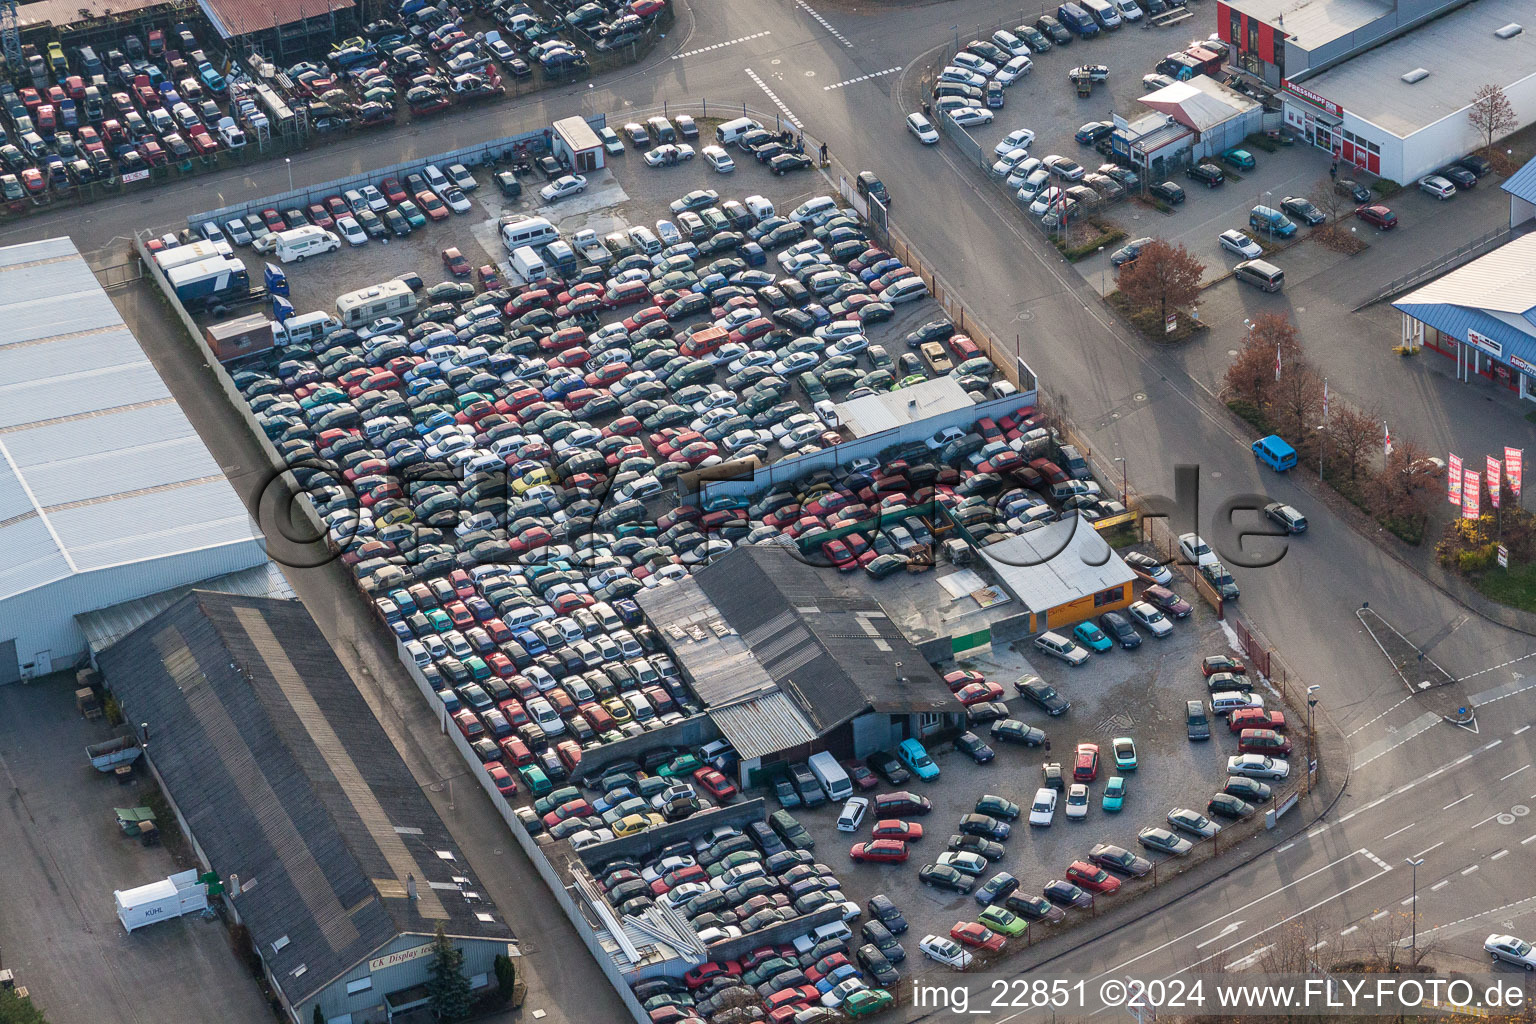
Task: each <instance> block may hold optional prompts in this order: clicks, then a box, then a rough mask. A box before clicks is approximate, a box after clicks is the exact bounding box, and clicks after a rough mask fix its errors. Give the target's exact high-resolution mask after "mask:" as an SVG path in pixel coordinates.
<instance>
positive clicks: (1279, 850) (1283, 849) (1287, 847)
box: [1275, 837, 1536, 853]
mask: <svg viewBox="0 0 1536 1024" xmlns="http://www.w3.org/2000/svg"><path fill="white" fill-rule="evenodd" d="M1533 838H1536V837H1533ZM1295 845H1296V844H1295V843H1286V844H1285V845H1284V846H1282V847H1279V848H1278V849H1276V850H1275V852H1276V853H1284V852H1285V851H1286V850H1289V849H1290V848H1291V847H1293V846H1295Z"/></svg>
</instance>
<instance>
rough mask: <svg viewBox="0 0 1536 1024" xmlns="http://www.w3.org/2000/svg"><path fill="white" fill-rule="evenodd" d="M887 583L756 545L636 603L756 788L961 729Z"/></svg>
mask: <svg viewBox="0 0 1536 1024" xmlns="http://www.w3.org/2000/svg"><path fill="white" fill-rule="evenodd" d="M878 586H879V585H878V584H873V585H869V584H865V583H864V581H863V580H862V579H861V578H859V577H853V578H850V579H848V580H844V579H843V578H841V577H840V576H838V574H836V573H835V572H832V571H830V570H828V569H825V568H821V567H817V566H812V565H809V564H807V563H805V562H803V561H801V560H800V559H799V558H797V557H796V556H795V554H794V552H793V551H792V550H791V549H789V548H784V547H779V546H776V545H768V546H749V547H744V548H739V549H737V550H735V551H732V552H731V553H730V554H728V555H726V556H725V557H724V558H722V559H720V561H718V562H716V563H714V564H712V565H710V566H708V567H707V568H705V569H703V570H702V571H700V572H696V573H694V574H693V575H691V576H689V577H687V578H686V579H683V580H679V581H678V582H677V583H674V584H671V585H669V586H665V587H658V588H656V589H655V590H647V591H642V592H641V593H640V594H637V595H636V596H635V600H636V601H637V602H639V604H640V607H641V609H642V610H643V611H644V612H645V614H646V616H647V618H649V619H650V621H651V622H652V623H653V624H654V625H655V626H656V628H657V629H658V631H660V633H661V634H662V636H663V638H664V639H665V641H666V643H667V646H668V648H669V649H670V650H671V652H672V654H673V657H674V658H675V659H676V660H677V664H678V667H679V668H680V669H681V670H682V672H683V675H684V678H685V679H687V680H688V682H689V684H690V685H691V686H692V688H693V690H694V692H695V693H697V694H698V695H699V698H700V699H701V701H702V702H703V704H704V708H705V711H706V713H707V714H708V715H709V717H710V718H711V719H713V720H714V723H715V725H716V726H717V727H718V728H719V730H720V732H721V733H722V734H723V735H724V736H725V737H726V738H727V739H729V740H730V741H731V743H732V745H733V746H735V748H736V752H737V753H738V754H739V755H740V756H741V776H742V778H743V779H744V780H747V781H748V784H752V782H753V781H754V780H755V779H757V778H758V777H759V773H760V772H762V770H763V769H764V768H765V767H766V766H767V765H769V764H773V763H777V762H782V761H795V760H803V759H804V758H805V757H807V756H808V755H809V754H810V753H812V752H813V751H817V750H830V751H832V752H833V753H835V754H836V755H837V756H838V757H849V756H853V757H863V756H864V755H866V754H869V753H871V752H873V751H875V750H881V749H889V748H891V747H893V746H895V745H896V744H898V743H900V742H901V741H902V740H904V739H907V738H920V737H923V736H927V735H930V734H932V733H934V732H938V731H940V730H942V729H944V728H946V727H948V726H950V725H955V724H958V722H959V721H961V720H962V716H963V711H964V709H963V708H962V707H961V705H960V703H959V702H958V701H957V700H955V699H954V697H953V696H951V695H950V692H949V688H948V687H946V686H945V685H944V681H943V680H942V679H940V678H939V677H938V675H937V674H936V673H935V672H934V670H933V668H932V667H931V666H930V665H929V664H928V662H927V661H926V660H925V659H924V658H923V656H922V655H921V654H920V653H919V652H918V651H917V650H916V648H914V647H913V646H912V644H911V643H910V642H908V640H907V638H906V637H905V636H904V635H903V634H902V632H901V630H900V629H899V628H898V627H897V626H896V624H895V623H894V622H893V621H892V620H891V618H890V616H888V615H887V614H886V612H885V610H884V609H883V608H882V607H881V606H880V602H879V601H878V600H877V599H876V596H877V593H878Z"/></svg>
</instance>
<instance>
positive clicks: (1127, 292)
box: [1116, 238, 1205, 318]
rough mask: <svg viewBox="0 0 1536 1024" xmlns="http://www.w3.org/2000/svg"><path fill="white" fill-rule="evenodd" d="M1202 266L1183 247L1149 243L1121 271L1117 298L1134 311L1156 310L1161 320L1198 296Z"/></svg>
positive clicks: (1158, 241)
mask: <svg viewBox="0 0 1536 1024" xmlns="http://www.w3.org/2000/svg"><path fill="white" fill-rule="evenodd" d="M1204 273H1205V264H1203V263H1201V262H1200V261H1199V260H1197V259H1195V257H1194V256H1193V255H1191V254H1190V252H1189V250H1188V249H1186V248H1184V246H1182V245H1170V244H1169V243H1167V242H1165V241H1163V240H1162V239H1161V238H1159V239H1155V240H1153V241H1152V242H1150V243H1149V244H1148V245H1147V246H1146V248H1144V249H1142V250H1141V254H1140V255H1139V256H1137V257H1136V259H1135V260H1133V261H1132V262H1130V263H1127V264H1126V265H1125V266H1123V267H1121V268H1120V274H1119V276H1118V277H1117V278H1116V280H1117V282H1118V283H1119V286H1120V294H1121V295H1124V296H1125V298H1126V299H1127V300H1128V301H1129V302H1130V303H1131V304H1132V305H1133V306H1136V307H1137V308H1140V309H1152V308H1156V309H1157V310H1158V311H1159V312H1160V313H1161V314H1162V316H1163V317H1165V318H1166V317H1167V316H1168V310H1169V309H1170V308H1172V309H1182V308H1184V307H1185V306H1188V305H1189V304H1190V303H1192V302H1194V301H1195V299H1196V298H1197V297H1198V296H1199V295H1200V277H1201V275H1202V274H1204Z"/></svg>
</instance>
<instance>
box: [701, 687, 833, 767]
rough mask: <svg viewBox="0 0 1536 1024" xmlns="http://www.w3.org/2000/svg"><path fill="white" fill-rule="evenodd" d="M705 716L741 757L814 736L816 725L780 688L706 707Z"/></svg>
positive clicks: (784, 747)
mask: <svg viewBox="0 0 1536 1024" xmlns="http://www.w3.org/2000/svg"><path fill="white" fill-rule="evenodd" d="M709 717H710V718H712V719H714V722H715V725H716V726H718V727H719V729H720V731H721V732H722V733H724V734H725V735H726V736H727V737H728V738H729V739H730V741H731V745H732V746H733V747H735V748H736V752H737V753H738V754H740V755H741V756H742V757H767V756H768V755H770V754H776V753H778V752H779V751H781V750H788V749H789V748H790V747H798V746H799V745H800V744H802V743H809V742H811V741H812V740H814V739H815V738H816V727H815V726H813V725H812V724H811V723H810V722H809V721H807V720H806V717H805V715H803V714H801V713H800V709H799V708H798V707H796V706H795V702H794V701H792V700H790V699H789V697H788V696H787V695H786V694H785V693H784V691H782V690H777V689H776V690H774V691H773V692H772V693H765V694H762V695H761V696H757V697H748V698H747V699H745V700H742V701H739V702H737V703H735V704H727V705H724V706H723V707H713V708H710V709H709Z"/></svg>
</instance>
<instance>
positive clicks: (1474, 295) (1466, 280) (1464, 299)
mask: <svg viewBox="0 0 1536 1024" xmlns="http://www.w3.org/2000/svg"><path fill="white" fill-rule="evenodd" d="M1429 302H1443V303H1446V304H1447V305H1451V306H1473V307H1477V308H1480V309H1485V310H1488V311H1489V312H1490V313H1513V314H1515V315H1516V316H1518V317H1519V318H1520V319H1519V320H1517V321H1506V322H1507V323H1509V324H1510V326H1512V327H1516V328H1518V329H1519V330H1522V331H1525V332H1526V333H1530V330H1531V324H1530V323H1529V322H1528V321H1526V320H1525V314H1527V313H1529V312H1530V311H1531V310H1532V309H1536V234H1529V235H1521V236H1520V237H1519V238H1517V239H1515V240H1514V241H1512V242H1510V243H1508V244H1506V245H1501V246H1499V247H1498V248H1497V249H1495V250H1493V251H1492V252H1490V253H1489V254H1488V255H1486V256H1479V257H1478V258H1477V259H1475V260H1473V261H1472V262H1471V263H1467V264H1464V265H1463V266H1461V267H1458V268H1457V269H1455V270H1453V271H1451V272H1450V273H1449V274H1446V275H1444V276H1443V277H1437V278H1435V280H1433V281H1431V282H1429V283H1428V284H1426V285H1424V286H1423V287H1421V288H1417V289H1415V290H1414V291H1411V292H1409V293H1408V294H1407V295H1404V296H1403V297H1402V298H1401V299H1398V300H1397V302H1396V303H1394V305H1412V304H1422V303H1429Z"/></svg>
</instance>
